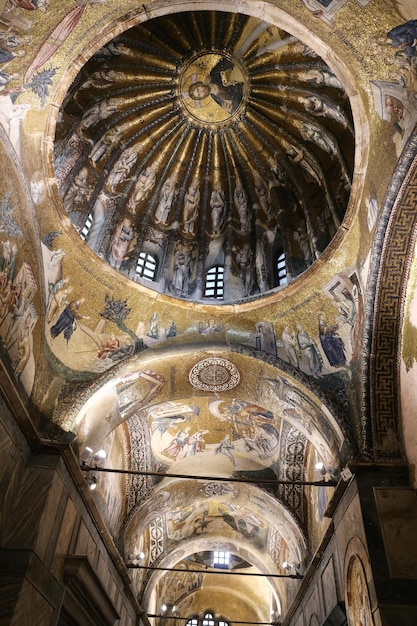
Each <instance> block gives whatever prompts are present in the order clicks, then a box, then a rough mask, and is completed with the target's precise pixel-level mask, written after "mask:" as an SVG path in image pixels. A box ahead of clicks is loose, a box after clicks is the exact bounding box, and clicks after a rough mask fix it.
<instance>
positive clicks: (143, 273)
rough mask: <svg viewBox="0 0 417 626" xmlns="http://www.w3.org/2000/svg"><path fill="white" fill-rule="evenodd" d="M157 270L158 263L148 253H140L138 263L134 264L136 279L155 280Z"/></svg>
mask: <svg viewBox="0 0 417 626" xmlns="http://www.w3.org/2000/svg"><path fill="white" fill-rule="evenodd" d="M157 269H158V262H157V260H156V259H155V257H153V256H152V255H151V254H149V253H148V252H141V253H140V254H139V258H138V262H137V263H136V277H137V278H148V279H149V280H155V277H156V270H157Z"/></svg>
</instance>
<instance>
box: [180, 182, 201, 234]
mask: <svg viewBox="0 0 417 626" xmlns="http://www.w3.org/2000/svg"><path fill="white" fill-rule="evenodd" d="M199 208H200V186H199V184H198V180H197V179H195V180H193V182H192V183H191V185H190V187H189V189H188V191H187V193H186V194H185V200H184V211H183V224H182V228H183V231H184V232H185V233H188V234H191V235H192V234H194V232H195V224H196V222H197V218H198V211H199Z"/></svg>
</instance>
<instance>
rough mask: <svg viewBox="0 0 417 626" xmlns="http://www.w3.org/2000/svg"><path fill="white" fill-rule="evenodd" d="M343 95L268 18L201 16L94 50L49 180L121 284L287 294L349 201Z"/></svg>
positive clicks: (198, 296)
mask: <svg viewBox="0 0 417 626" xmlns="http://www.w3.org/2000/svg"><path fill="white" fill-rule="evenodd" d="M353 161H354V134H353V125H352V115H351V109H350V104H349V99H348V97H347V95H346V93H345V91H344V89H343V86H342V84H341V83H340V81H339V80H338V78H337V77H336V75H335V74H334V73H333V72H332V70H331V68H329V67H328V65H327V64H326V63H325V62H324V61H323V59H322V58H320V56H319V55H318V54H317V53H316V52H314V50H312V49H311V48H309V47H308V46H307V45H305V44H304V43H302V42H301V41H300V40H298V39H297V38H296V37H294V36H293V35H291V34H289V33H287V32H285V31H283V30H281V29H280V28H279V27H277V26H274V25H271V24H268V23H266V22H264V21H261V20H259V19H256V18H254V17H248V16H245V15H238V14H229V13H220V12H215V11H201V12H189V13H179V14H174V15H169V16H163V17H158V18H155V19H153V20H149V21H147V22H146V23H143V24H139V25H136V26H134V27H133V28H131V29H130V30H128V31H126V32H124V33H122V34H121V35H119V36H117V37H116V38H115V39H113V40H112V41H110V42H109V43H107V44H106V45H105V46H104V47H102V48H101V49H100V50H99V51H98V52H97V53H96V54H94V56H93V57H92V58H90V60H89V61H88V62H87V63H86V64H85V65H84V67H83V68H82V69H81V71H80V72H79V74H78V76H77V77H76V79H75V80H74V82H73V84H72V86H71V87H70V89H69V92H68V94H67V95H66V97H65V99H64V102H63V104H62V106H61V110H60V115H59V120H58V123H57V126H56V137H55V173H56V179H57V183H58V187H59V190H60V194H61V196H62V199H63V205H64V208H65V211H66V212H67V214H68V216H69V218H70V220H71V223H72V224H73V226H74V228H75V229H76V230H77V231H78V233H79V235H80V236H81V238H82V239H83V240H84V241H85V243H86V245H87V246H89V247H90V248H91V250H92V251H93V252H95V253H96V254H97V255H98V256H99V257H100V258H102V259H103V261H105V262H106V263H108V264H109V265H110V266H111V267H113V268H114V269H115V270H116V271H118V272H120V273H122V274H123V275H125V276H126V277H128V278H129V279H131V280H132V281H134V282H136V283H139V284H141V285H144V286H146V287H148V288H150V289H152V290H154V291H156V292H158V293H162V294H166V295H168V296H171V297H174V298H180V299H184V300H191V301H194V302H204V303H207V304H210V303H214V304H217V305H218V304H223V303H225V304H227V303H235V302H241V301H245V300H251V299H254V298H258V297H259V296H260V295H262V294H266V293H269V292H271V291H272V290H277V289H282V288H283V287H284V286H285V285H286V284H288V283H289V282H291V281H293V280H294V279H295V278H296V277H297V276H299V275H300V274H302V273H303V272H304V271H305V270H306V269H307V268H308V267H310V266H311V265H312V264H313V263H314V261H315V260H316V259H317V258H318V257H319V256H320V255H321V253H322V252H323V251H324V250H325V249H326V247H327V246H328V245H329V243H330V242H331V240H332V238H333V237H334V235H335V233H336V231H337V230H338V228H339V226H340V224H341V222H342V220H343V218H344V215H345V212H346V208H347V205H348V200H349V194H350V187H351V182H352V175H353Z"/></svg>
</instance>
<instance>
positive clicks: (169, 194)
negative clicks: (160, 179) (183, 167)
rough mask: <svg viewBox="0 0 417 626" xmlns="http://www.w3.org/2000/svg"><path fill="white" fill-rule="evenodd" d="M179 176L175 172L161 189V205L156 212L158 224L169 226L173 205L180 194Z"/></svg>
mask: <svg viewBox="0 0 417 626" xmlns="http://www.w3.org/2000/svg"><path fill="white" fill-rule="evenodd" d="M177 181H178V174H177V173H176V172H174V174H172V175H171V176H170V177H169V178H167V179H166V181H165V182H164V184H163V185H162V188H161V195H160V196H159V203H158V206H157V209H156V211H155V222H156V223H157V224H165V225H166V224H167V223H168V218H169V214H170V211H171V209H172V205H173V204H174V202H175V199H176V197H177V194H178V185H177Z"/></svg>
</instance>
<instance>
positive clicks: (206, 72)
mask: <svg viewBox="0 0 417 626" xmlns="http://www.w3.org/2000/svg"><path fill="white" fill-rule="evenodd" d="M247 87H248V84H247V80H245V77H244V73H243V68H242V67H241V65H240V64H239V63H238V62H237V61H236V60H235V59H233V58H232V57H230V56H227V55H225V54H215V53H212V52H210V53H208V54H199V55H198V56H196V57H194V58H193V59H191V61H190V62H189V63H188V64H187V65H186V67H185V68H184V70H183V72H182V75H181V79H180V100H181V101H182V103H183V105H184V106H185V110H186V111H187V113H188V114H189V115H191V117H192V118H194V119H196V120H198V121H199V122H205V123H216V122H225V121H227V120H228V119H230V118H232V117H234V115H235V114H236V113H237V112H239V111H240V110H241V108H242V105H243V103H244V101H245V96H246V94H247Z"/></svg>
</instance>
